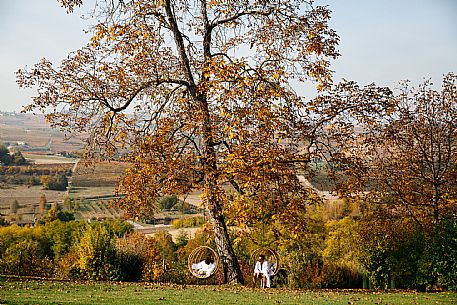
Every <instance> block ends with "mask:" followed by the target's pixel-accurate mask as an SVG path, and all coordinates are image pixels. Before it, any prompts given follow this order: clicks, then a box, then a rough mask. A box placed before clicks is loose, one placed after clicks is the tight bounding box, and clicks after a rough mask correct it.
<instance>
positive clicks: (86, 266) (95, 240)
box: [77, 224, 116, 280]
mask: <svg viewBox="0 0 457 305" xmlns="http://www.w3.org/2000/svg"><path fill="white" fill-rule="evenodd" d="M77 252H78V257H79V259H78V266H79V269H80V271H81V275H82V276H83V277H84V278H87V279H92V280H101V279H108V276H109V273H110V269H111V268H112V266H113V265H114V259H115V253H116V252H115V243H114V236H113V234H111V233H110V232H109V230H108V229H107V228H106V227H105V226H103V225H101V224H96V225H93V226H89V227H88V228H87V230H86V231H85V232H84V234H83V236H82V237H81V240H80V242H79V245H78V246H77Z"/></svg>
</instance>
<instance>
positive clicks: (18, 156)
mask: <svg viewBox="0 0 457 305" xmlns="http://www.w3.org/2000/svg"><path fill="white" fill-rule="evenodd" d="M25 164H27V160H25V158H24V156H23V155H22V153H21V152H20V151H16V152H14V153H13V154H10V152H9V150H8V148H6V147H5V146H4V145H0V165H7V166H8V165H25Z"/></svg>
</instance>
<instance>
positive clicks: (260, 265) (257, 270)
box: [253, 255, 270, 288]
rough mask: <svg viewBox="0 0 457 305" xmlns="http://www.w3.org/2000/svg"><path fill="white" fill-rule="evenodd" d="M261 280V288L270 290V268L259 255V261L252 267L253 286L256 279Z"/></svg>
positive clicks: (263, 257)
mask: <svg viewBox="0 0 457 305" xmlns="http://www.w3.org/2000/svg"><path fill="white" fill-rule="evenodd" d="M259 277H260V278H261V281H262V288H263V287H265V288H270V267H269V265H268V261H267V260H265V256H264V255H259V260H258V261H257V262H256V264H255V267H254V278H253V282H254V286H255V283H256V281H257V279H258V278H259Z"/></svg>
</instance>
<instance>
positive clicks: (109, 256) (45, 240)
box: [0, 202, 457, 290]
mask: <svg viewBox="0 0 457 305" xmlns="http://www.w3.org/2000/svg"><path fill="white" fill-rule="evenodd" d="M342 206H343V207H344V208H343V209H341V210H340V211H338V212H337V213H335V212H334V211H333V210H332V209H331V206H326V207H325V206H324V207H323V206H315V207H314V208H312V209H310V210H309V211H308V212H307V213H308V215H307V216H308V218H309V219H310V221H312V224H311V223H310V225H309V226H308V229H307V231H306V232H305V234H306V236H307V238H306V239H303V240H300V241H299V242H291V240H290V239H279V240H278V239H277V237H275V235H276V233H275V226H274V225H273V226H269V227H264V226H260V225H259V226H256V227H253V228H251V229H250V230H249V232H247V231H240V230H239V229H236V230H234V231H231V232H230V233H231V234H230V236H231V242H232V243H233V245H234V252H235V253H236V255H237V257H238V260H239V261H238V263H239V265H240V267H241V270H242V273H243V278H244V279H245V280H246V284H250V282H249V281H250V279H251V277H252V272H253V266H251V265H250V264H251V263H252V260H251V257H250V255H251V253H252V252H253V250H255V249H257V248H259V247H261V246H262V245H263V246H265V245H269V246H272V247H274V250H276V251H277V253H278V254H279V255H280V268H281V269H282V272H281V273H280V275H278V276H277V277H273V284H274V286H276V287H278V286H287V287H291V288H362V287H364V288H383V289H384V288H415V289H425V288H430V287H441V288H448V289H454V290H455V289H457V281H456V278H455V274H456V273H455V272H456V264H455V263H456V256H455V254H456V253H457V244H456V243H455V240H456V237H457V222H456V221H455V220H454V221H452V220H449V219H444V220H443V221H441V222H440V223H439V224H438V225H437V230H438V232H436V233H437V235H436V236H435V237H434V239H433V241H432V242H431V243H428V241H427V237H426V236H425V234H424V232H423V231H421V230H420V228H418V227H417V226H416V225H415V224H414V223H411V222H408V221H407V220H405V219H403V218H395V217H391V216H392V215H385V216H386V217H387V216H388V217H387V218H388V219H389V221H390V222H392V224H393V225H392V226H389V227H388V228H387V230H388V231H387V232H386V231H381V230H380V229H382V228H384V229H386V227H384V225H385V223H384V221H383V220H380V219H381V218H379V217H375V218H367V219H360V215H358V212H356V211H355V210H354V209H353V207H349V206H348V203H347V202H345V203H343V204H342ZM373 213H379V211H373ZM51 216H52V215H50V213H48V216H47V217H46V218H45V219H46V221H45V222H42V223H40V224H39V225H37V226H35V227H26V228H20V227H18V226H9V227H4V228H0V254H1V255H0V271H1V272H2V274H14V275H29V276H31V275H33V276H41V277H50V278H61V279H91V280H118V281H154V282H172V283H178V284H183V283H187V284H195V283H199V281H201V280H197V279H196V278H194V277H192V275H191V274H190V272H189V271H188V269H187V258H188V257H189V254H190V253H191V252H192V250H194V249H195V248H196V247H198V246H201V245H205V246H211V247H214V246H215V243H214V242H215V241H214V234H213V232H212V230H211V228H210V225H209V224H208V223H206V224H204V225H203V226H202V227H201V229H200V230H199V231H198V232H197V233H196V234H195V236H194V237H193V238H189V237H188V235H187V234H186V233H185V232H184V231H182V233H181V234H180V236H178V237H177V238H176V239H175V241H173V239H172V237H171V235H169V234H168V233H166V232H164V231H162V232H158V233H156V234H155V235H154V237H148V238H146V237H145V236H144V235H143V234H140V233H136V232H133V229H132V226H131V225H130V224H129V223H126V222H123V221H121V220H110V221H104V222H93V223H86V222H80V221H67V222H62V221H60V220H56V219H55V218H52V217H51ZM394 225H396V226H401V230H397V231H395V230H394V228H395V226H394ZM284 234H285V233H284ZM438 234H439V235H438ZM204 283H206V284H211V283H212V284H220V283H223V274H222V272H219V273H217V274H216V275H215V276H214V277H213V278H211V279H208V280H205V281H204Z"/></svg>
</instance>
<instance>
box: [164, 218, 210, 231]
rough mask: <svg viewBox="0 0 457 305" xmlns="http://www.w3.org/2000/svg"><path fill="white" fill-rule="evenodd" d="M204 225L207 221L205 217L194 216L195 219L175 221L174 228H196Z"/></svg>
mask: <svg viewBox="0 0 457 305" xmlns="http://www.w3.org/2000/svg"><path fill="white" fill-rule="evenodd" d="M204 223H206V220H205V218H204V217H202V216H194V217H185V218H179V219H175V220H173V222H172V226H173V228H175V229H181V228H195V227H200V226H201V225H203V224H204Z"/></svg>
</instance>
